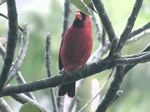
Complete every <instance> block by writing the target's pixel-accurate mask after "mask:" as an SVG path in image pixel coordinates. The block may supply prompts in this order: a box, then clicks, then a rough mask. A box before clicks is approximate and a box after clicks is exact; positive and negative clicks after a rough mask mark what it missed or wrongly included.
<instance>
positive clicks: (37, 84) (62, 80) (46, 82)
mask: <svg viewBox="0 0 150 112" xmlns="http://www.w3.org/2000/svg"><path fill="white" fill-rule="evenodd" d="M149 57H150V52H147V53H146V54H143V55H139V57H134V58H131V59H128V58H124V57H122V58H121V57H119V58H117V57H116V58H115V57H114V58H111V57H107V58H105V59H102V60H100V61H98V62H95V63H92V64H90V65H85V66H84V68H79V69H76V70H73V71H71V72H67V73H65V74H64V72H63V71H61V72H60V73H59V75H57V76H54V77H51V78H47V79H42V80H39V81H34V82H30V83H26V84H20V85H18V86H9V87H6V88H4V89H3V91H2V92H1V94H0V96H6V95H11V94H17V93H24V92H29V91H35V90H40V89H45V88H49V87H56V86H58V85H60V84H66V83H70V82H74V81H77V80H79V79H82V78H85V77H88V76H91V75H93V74H96V73H99V72H102V71H104V70H107V69H110V68H112V67H114V66H115V65H134V64H138V63H144V62H148V61H150V58H149Z"/></svg>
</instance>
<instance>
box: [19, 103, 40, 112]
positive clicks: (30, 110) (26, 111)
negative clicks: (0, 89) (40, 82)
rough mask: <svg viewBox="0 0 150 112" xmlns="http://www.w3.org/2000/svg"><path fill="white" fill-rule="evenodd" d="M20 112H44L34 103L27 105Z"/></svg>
mask: <svg viewBox="0 0 150 112" xmlns="http://www.w3.org/2000/svg"><path fill="white" fill-rule="evenodd" d="M19 112H43V111H42V109H41V108H40V107H38V106H37V105H35V104H33V103H25V104H24V105H23V106H22V107H21V108H20V110H19Z"/></svg>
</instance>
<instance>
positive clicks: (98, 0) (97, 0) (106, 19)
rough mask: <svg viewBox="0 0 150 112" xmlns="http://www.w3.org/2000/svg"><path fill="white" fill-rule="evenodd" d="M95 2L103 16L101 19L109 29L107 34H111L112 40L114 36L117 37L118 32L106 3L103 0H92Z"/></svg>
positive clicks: (100, 15)
mask: <svg viewBox="0 0 150 112" xmlns="http://www.w3.org/2000/svg"><path fill="white" fill-rule="evenodd" d="M92 1H93V3H94V6H95V8H96V10H97V12H98V14H99V17H100V18H101V21H102V23H103V25H104V27H105V29H106V31H107V34H108V36H109V41H110V42H112V40H113V38H115V37H116V34H115V32H114V29H113V27H112V25H111V21H110V19H109V17H108V15H107V13H106V11H105V8H104V5H103V3H102V1H101V0H92Z"/></svg>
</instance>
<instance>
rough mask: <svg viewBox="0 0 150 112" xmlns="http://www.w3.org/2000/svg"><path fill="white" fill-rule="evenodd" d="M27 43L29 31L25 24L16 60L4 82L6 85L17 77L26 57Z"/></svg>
mask: <svg viewBox="0 0 150 112" xmlns="http://www.w3.org/2000/svg"><path fill="white" fill-rule="evenodd" d="M28 42H29V31H28V29H27V24H26V25H24V26H23V30H22V37H21V47H20V50H19V53H18V56H17V57H16V60H15V61H14V63H13V64H12V66H11V69H10V71H9V76H8V78H7V81H6V85H7V84H8V83H9V82H10V81H11V80H12V79H13V77H14V76H15V75H17V72H18V71H19V70H20V68H21V66H22V64H23V61H24V58H25V56H26V51H27V46H28Z"/></svg>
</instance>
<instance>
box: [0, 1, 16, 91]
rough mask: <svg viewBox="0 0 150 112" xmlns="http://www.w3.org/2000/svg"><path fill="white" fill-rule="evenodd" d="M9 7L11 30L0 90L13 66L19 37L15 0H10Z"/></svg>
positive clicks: (0, 77)
mask: <svg viewBox="0 0 150 112" xmlns="http://www.w3.org/2000/svg"><path fill="white" fill-rule="evenodd" d="M7 8H8V18H9V32H8V42H7V49H6V57H5V59H4V65H3V68H2V72H1V75H0V91H1V90H2V88H3V86H4V85H5V82H6V80H7V77H8V73H9V70H10V68H11V64H12V62H13V57H14V52H15V47H16V43H17V38H18V20H17V10H16V4H15V0H8V1H7Z"/></svg>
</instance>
